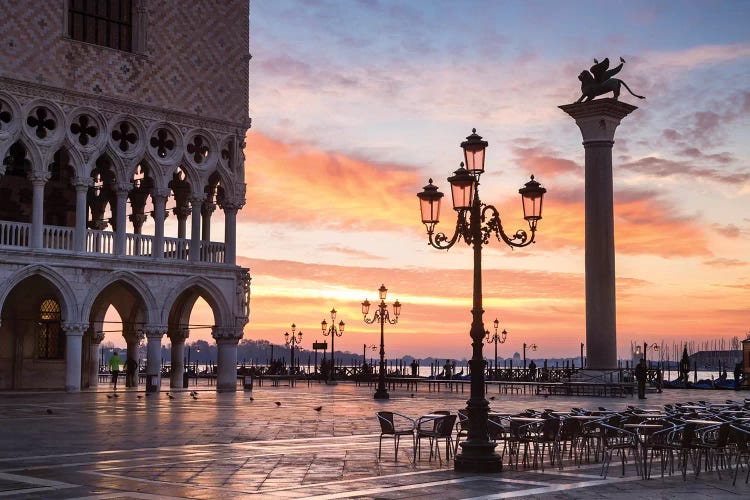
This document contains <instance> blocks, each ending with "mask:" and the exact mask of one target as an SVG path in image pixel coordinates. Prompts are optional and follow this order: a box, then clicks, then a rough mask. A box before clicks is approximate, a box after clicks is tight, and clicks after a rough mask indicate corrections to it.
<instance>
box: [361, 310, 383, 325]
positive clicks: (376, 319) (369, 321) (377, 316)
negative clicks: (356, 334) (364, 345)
mask: <svg viewBox="0 0 750 500" xmlns="http://www.w3.org/2000/svg"><path fill="white" fill-rule="evenodd" d="M364 320H365V323H367V324H368V325H371V324H373V323H376V322H377V323H380V310H377V311H375V313H373V315H372V319H370V318H368V317H367V315H364Z"/></svg>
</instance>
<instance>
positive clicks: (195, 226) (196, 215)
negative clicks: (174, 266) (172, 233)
mask: <svg viewBox="0 0 750 500" xmlns="http://www.w3.org/2000/svg"><path fill="white" fill-rule="evenodd" d="M205 199H206V197H205V196H193V197H191V198H190V207H191V209H190V211H191V213H192V214H193V216H192V219H191V220H190V254H189V257H190V261H191V262H198V261H200V260H201V207H202V206H203V200H205Z"/></svg>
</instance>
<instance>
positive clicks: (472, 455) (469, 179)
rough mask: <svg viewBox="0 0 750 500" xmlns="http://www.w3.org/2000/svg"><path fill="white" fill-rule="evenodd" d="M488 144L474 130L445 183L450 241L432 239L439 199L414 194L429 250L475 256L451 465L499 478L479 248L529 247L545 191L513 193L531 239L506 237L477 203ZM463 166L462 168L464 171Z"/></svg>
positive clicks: (530, 186)
mask: <svg viewBox="0 0 750 500" xmlns="http://www.w3.org/2000/svg"><path fill="white" fill-rule="evenodd" d="M487 146H488V143H487V141H483V140H482V138H481V137H480V136H479V135H477V133H476V129H474V130H472V134H471V135H470V136H468V137H467V138H466V141H464V142H462V143H461V147H462V148H463V150H464V159H465V161H466V163H465V164H464V163H461V168H459V169H458V170H456V171H455V172H454V175H453V176H451V177H449V178H448V182H449V183H450V184H451V194H452V197H453V209H454V210H456V212H457V213H458V215H457V221H456V229H455V233H454V234H453V236H446V235H445V233H437V234H435V232H434V231H435V226H436V225H437V224H438V222H439V221H440V199H441V198H442V197H443V193H441V192H439V191H438V188H437V186H435V185H433V184H432V179H430V183H429V184H428V185H427V186H425V187H424V190H423V191H422V192H421V193H419V194H417V196H418V197H419V202H420V211H421V214H422V222H423V223H424V225H425V227H426V228H427V237H428V240H429V243H430V245H432V246H433V247H435V248H438V249H441V250H442V249H445V250H447V249H449V248H451V247H452V246H453V245H454V244H455V243H456V242H457V241H458V240H460V239H462V238H463V240H464V241H465V242H466V244H467V245H470V246H473V250H474V290H473V307H472V311H471V314H472V322H471V330H470V333H469V335H470V336H471V340H472V343H471V345H472V357H471V360H470V361H469V365H470V367H471V397H470V398H469V400H468V402H467V405H466V409H467V413H468V414H469V431H468V436H467V439H466V440H465V441H463V442H462V443H461V453H460V454H458V455H457V456H456V458H455V460H454V467H455V469H456V470H457V471H465V472H498V471H500V470H502V467H503V464H502V459H501V457H500V455H498V454H497V453H496V452H495V446H496V444H495V443H493V442H491V441H490V440H489V435H488V428H487V414H488V412H489V402H488V401H487V399H486V398H485V387H484V367H485V361H484V357H483V356H482V347H483V345H484V342H483V340H484V331H485V330H484V323H483V322H482V313H483V309H482V246H483V245H484V244H486V243H489V240H490V237H491V236H495V237H496V238H497V239H498V241H503V242H505V244H507V245H508V246H510V247H524V246H527V245H530V244H531V243H533V242H534V238H535V236H536V226H537V222H539V220H540V219H541V218H542V200H543V198H544V193H545V192H546V191H547V190H546V189H544V188H543V187H541V185H540V184H539V183H538V182H537V181H535V180H534V176H533V175H532V176H531V180H530V181H529V182H527V183H526V184H525V185H524V187H522V188H521V189H519V190H518V192H519V194H520V195H521V201H522V203H523V212H524V219H526V221H527V222H528V224H529V229H530V230H531V236H530V237H529V235H528V234H527V233H526V231H525V230H523V229H519V230H518V231H516V232H515V233H514V234H512V235H511V236H508V235H507V234H506V233H505V231H504V230H503V226H502V223H501V221H500V213H499V212H498V211H497V209H496V208H495V207H494V206H492V205H486V204H484V203H482V201H481V200H480V199H479V189H478V188H479V178H480V176H481V175H482V173H483V172H484V158H485V149H486V148H487ZM464 165H465V168H464Z"/></svg>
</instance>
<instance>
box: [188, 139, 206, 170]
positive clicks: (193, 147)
mask: <svg viewBox="0 0 750 500" xmlns="http://www.w3.org/2000/svg"><path fill="white" fill-rule="evenodd" d="M208 151H209V150H208V143H207V141H206V139H204V138H203V136H200V135H196V136H195V137H194V138H193V142H191V143H190V144H188V145H187V152H188V153H190V154H191V155H193V161H194V162H195V163H202V162H203V160H205V159H206V158H207V157H208Z"/></svg>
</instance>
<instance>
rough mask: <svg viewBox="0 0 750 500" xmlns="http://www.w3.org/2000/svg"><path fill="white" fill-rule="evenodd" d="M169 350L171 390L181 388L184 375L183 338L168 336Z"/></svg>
mask: <svg viewBox="0 0 750 500" xmlns="http://www.w3.org/2000/svg"><path fill="white" fill-rule="evenodd" d="M170 339H171V341H172V349H171V362H172V364H171V372H170V374H169V387H170V388H172V389H181V388H182V377H183V374H184V373H185V361H184V356H185V338H184V337H181V336H179V335H172V336H170Z"/></svg>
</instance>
